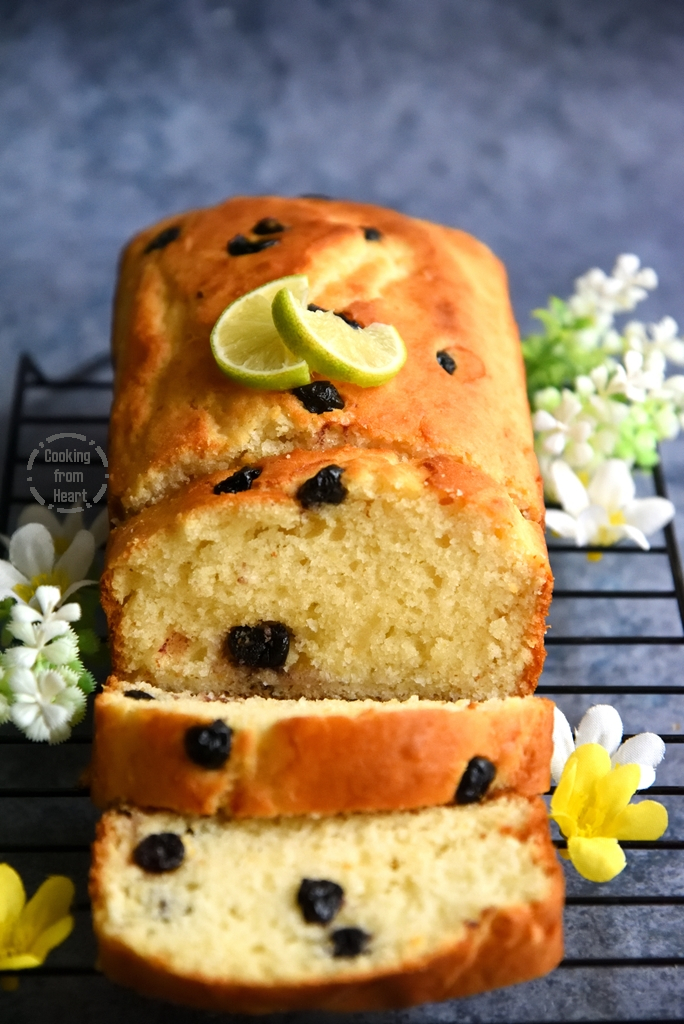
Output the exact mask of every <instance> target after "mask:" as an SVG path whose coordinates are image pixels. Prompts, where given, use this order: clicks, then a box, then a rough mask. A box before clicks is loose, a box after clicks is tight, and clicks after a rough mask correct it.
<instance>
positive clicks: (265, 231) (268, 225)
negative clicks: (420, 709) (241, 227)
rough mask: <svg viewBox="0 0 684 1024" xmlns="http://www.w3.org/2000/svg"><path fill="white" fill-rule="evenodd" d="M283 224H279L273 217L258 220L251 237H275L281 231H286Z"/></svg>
mask: <svg viewBox="0 0 684 1024" xmlns="http://www.w3.org/2000/svg"><path fill="white" fill-rule="evenodd" d="M286 230H287V229H286V227H285V225H284V224H281V223H280V221H279V220H276V219H275V217H262V218H261V220H258V221H257V222H256V224H255V225H254V227H253V228H252V234H253V235H277V234H279V233H280V232H281V231H286Z"/></svg>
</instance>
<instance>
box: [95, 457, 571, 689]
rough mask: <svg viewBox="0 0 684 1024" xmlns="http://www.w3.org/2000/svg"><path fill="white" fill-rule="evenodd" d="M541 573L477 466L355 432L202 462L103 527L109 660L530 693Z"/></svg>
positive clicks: (149, 672)
mask: <svg viewBox="0 0 684 1024" xmlns="http://www.w3.org/2000/svg"><path fill="white" fill-rule="evenodd" d="M551 583H552V580H551V571H550V568H549V562H548V556H547V551H546V546H545V543H544V536H543V533H542V530H541V528H540V526H539V525H538V524H537V523H535V522H532V521H530V520H529V519H526V518H525V517H524V516H523V515H522V513H521V512H520V511H519V509H518V508H517V507H516V506H515V504H514V503H513V502H512V501H511V499H510V497H509V496H508V495H507V494H506V492H505V491H504V490H503V489H502V488H501V487H500V486H499V485H498V484H496V483H495V482H494V481H493V480H492V479H491V478H490V477H487V476H486V475H485V474H484V473H482V472H481V471H480V470H477V469H474V468H473V467H470V466H464V465H462V464H460V463H458V462H455V461H454V460H452V459H448V458H434V459H429V460H426V461H425V462H421V463H416V462H408V461H405V460H403V459H401V458H400V457H399V456H398V455H397V454H396V453H393V452H388V451H359V450H358V449H356V448H350V447H347V448H343V449H334V450H330V451H327V452H308V451H299V452H292V453H291V455H284V456H280V457H276V458H273V459H266V460H263V461H261V462H259V464H257V465H252V466H244V467H242V468H241V469H240V470H237V471H236V472H234V473H232V474H230V475H229V476H228V477H224V476H223V475H222V474H214V475H213V476H210V477H205V478H203V479H202V480H199V481H196V482H194V483H192V484H190V485H188V486H187V487H186V488H184V489H182V490H181V491H179V492H178V493H177V494H176V495H174V496H173V497H171V498H168V499H166V500H164V501H162V502H159V504H157V505H154V506H152V507H150V508H147V509H144V510H143V511H142V512H140V513H139V514H138V515H137V516H134V517H133V518H132V519H130V520H129V521H128V522H127V523H126V524H125V525H124V526H121V527H119V528H118V529H117V530H115V531H114V534H113V536H112V538H111V540H110V545H109V548H108V552H107V565H106V570H105V573H104V576H103V580H102V600H103V605H104V607H105V610H106V612H107V617H108V620H109V627H110V633H111V643H112V660H113V668H114V671H115V672H116V673H117V674H119V675H121V676H124V677H126V678H128V679H132V680H133V679H147V680H149V679H153V680H154V681H155V684H156V685H159V686H161V687H162V688H164V689H170V690H176V691H182V690H190V691H192V692H211V693H226V694H229V695H231V696H234V697H249V696H251V695H252V694H257V695H260V696H273V697H279V698H297V697H310V698H320V697H339V698H343V699H363V698H372V699H375V700H388V699H391V698H398V699H401V700H404V699H407V698H408V697H411V696H413V695H414V694H417V695H418V696H420V697H424V698H428V699H431V700H456V699H459V698H468V699H470V700H486V699H488V698H490V697H507V696H515V695H524V694H527V693H531V692H532V691H533V690H534V687H535V686H536V683H537V679H538V677H539V673H540V672H541V667H542V664H543V661H544V631H545V628H546V624H545V616H546V612H547V609H548V605H549V601H550V597H551Z"/></svg>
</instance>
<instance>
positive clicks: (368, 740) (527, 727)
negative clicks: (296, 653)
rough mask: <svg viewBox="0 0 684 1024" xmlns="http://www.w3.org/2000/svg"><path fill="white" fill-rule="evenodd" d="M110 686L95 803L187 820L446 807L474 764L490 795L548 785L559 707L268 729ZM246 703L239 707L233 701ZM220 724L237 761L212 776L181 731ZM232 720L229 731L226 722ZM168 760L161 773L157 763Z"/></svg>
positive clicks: (442, 709) (334, 714)
mask: <svg viewBox="0 0 684 1024" xmlns="http://www.w3.org/2000/svg"><path fill="white" fill-rule="evenodd" d="M129 686H130V684H126V683H125V682H122V681H120V680H116V679H113V680H110V681H109V684H108V686H106V687H105V689H104V691H103V692H102V693H101V694H100V695H99V696H98V697H97V699H96V701H95V746H94V750H93V762H92V768H91V780H90V786H91V795H92V798H93V800H94V802H95V803H96V804H97V805H98V807H103V808H104V807H110V806H114V805H121V804H135V805H137V806H139V807H156V808H166V809H169V810H173V811H179V812H180V813H184V814H216V813H217V812H221V813H223V814H227V815H230V816H233V817H237V818H241V817H274V816H276V815H281V814H338V813H340V812H347V811H381V810H400V809H410V808H418V807H428V806H431V805H436V804H446V803H451V802H452V801H453V799H454V794H455V792H456V787H457V785H458V782H459V780H460V778H461V776H462V774H463V771H464V770H465V767H466V765H467V763H468V761H469V760H470V759H471V758H473V757H487V758H489V760H491V761H492V762H493V763H494V764H495V765H496V769H497V774H496V778H495V780H494V783H493V784H492V787H491V790H490V793H491V794H492V795H494V794H495V793H498V792H501V791H502V790H515V791H516V792H518V793H521V794H523V795H525V796H533V795H536V794H538V793H545V792H546V791H547V789H548V787H549V764H550V760H551V749H552V739H551V737H552V729H553V704H552V703H551V701H547V700H543V699H542V698H536V697H534V698H529V699H526V700H517V699H512V700H508V701H490V702H487V703H485V704H471V705H470V706H469V707H468V708H467V709H465V710H463V711H452V710H450V709H449V706H448V705H442V706H440V705H439V704H438V703H437V704H433V703H428V704H426V703H425V702H410V703H407V704H404V705H400V704H396V703H395V704H393V705H391V706H388V705H386V704H383V703H382V702H380V703H378V704H377V706H376V707H372V706H371V707H370V708H369V709H367V710H364V711H362V713H361V714H354V713H353V709H354V704H353V703H352V704H351V705H350V709H351V712H350V714H348V715H345V714H344V712H343V710H341V709H340V707H339V705H337V704H336V705H335V707H334V710H331V712H330V714H328V715H326V716H321V715H316V714H315V713H313V712H310V713H308V714H307V710H308V707H309V706H310V705H307V703H306V702H303V703H302V705H301V707H299V708H298V709H297V713H296V716H292V712H290V711H286V712H285V714H283V716H282V717H281V718H280V719H279V720H276V721H273V722H272V724H267V725H265V726H264V727H263V728H262V729H258V728H252V729H247V728H239V727H235V717H234V716H235V715H236V713H237V711H234V710H233V709H234V708H235V704H234V703H231V702H230V701H224V702H222V701H204V700H199V699H197V700H196V701H195V702H194V704H195V708H194V709H193V712H192V713H189V712H188V711H187V710H186V709H187V701H184V702H183V706H182V708H179V706H178V702H176V701H174V700H172V699H170V700H165V701H136V700H131V699H129V698H126V697H124V696H122V693H123V691H124V690H125V689H127V688H128V687H129ZM238 704H239V702H238ZM216 719H221V720H222V721H224V722H225V723H226V724H228V725H230V726H231V728H233V737H232V739H233V745H232V750H231V755H230V759H229V760H228V762H227V763H226V765H225V766H224V767H223V768H221V769H215V770H207V769H205V768H201V767H199V766H197V765H195V764H193V763H192V761H190V759H189V758H188V756H187V754H186V752H185V745H184V744H185V733H186V731H187V729H188V728H190V727H192V726H196V725H208V724H210V723H211V722H213V721H215V720H216ZM231 723H232V724H231ZM160 765H163V771H160V770H159V766H160Z"/></svg>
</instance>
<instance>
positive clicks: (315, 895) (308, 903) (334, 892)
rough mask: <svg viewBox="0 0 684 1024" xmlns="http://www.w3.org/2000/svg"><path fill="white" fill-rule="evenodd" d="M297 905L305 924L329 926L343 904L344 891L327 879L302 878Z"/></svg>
mask: <svg viewBox="0 0 684 1024" xmlns="http://www.w3.org/2000/svg"><path fill="white" fill-rule="evenodd" d="M297 903H298V904H299V908H300V910H301V912H302V916H303V918H304V920H305V921H306V922H307V924H329V923H330V921H332V919H333V918H334V917H335V916H336V915H337V914H338V913H339V910H340V907H341V906H342V904H343V903H344V889H343V888H342V886H341V885H338V884H337V882H331V881H329V880H328V879H327V878H303V879H302V884H301V885H300V886H299V889H298V890H297Z"/></svg>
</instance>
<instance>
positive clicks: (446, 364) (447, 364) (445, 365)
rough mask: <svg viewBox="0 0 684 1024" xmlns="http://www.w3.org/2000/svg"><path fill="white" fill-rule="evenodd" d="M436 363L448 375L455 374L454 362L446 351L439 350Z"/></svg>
mask: <svg viewBox="0 0 684 1024" xmlns="http://www.w3.org/2000/svg"><path fill="white" fill-rule="evenodd" d="M437 362H438V363H439V365H440V366H441V367H442V369H443V370H446V372H447V373H448V374H453V373H455V372H456V360H455V359H454V357H453V356H450V355H449V353H448V352H447V350H446V349H444V348H443V349H440V351H439V352H438V353H437Z"/></svg>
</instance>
